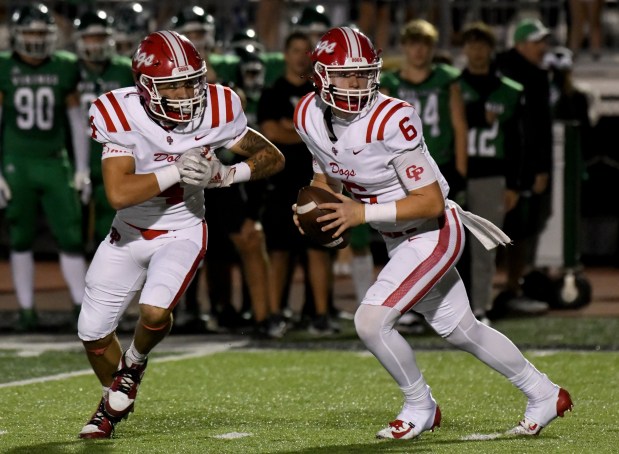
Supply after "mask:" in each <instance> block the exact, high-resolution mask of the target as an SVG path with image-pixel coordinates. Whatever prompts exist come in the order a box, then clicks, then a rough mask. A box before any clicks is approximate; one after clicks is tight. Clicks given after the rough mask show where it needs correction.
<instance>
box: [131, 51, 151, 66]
mask: <svg viewBox="0 0 619 454" xmlns="http://www.w3.org/2000/svg"><path fill="white" fill-rule="evenodd" d="M135 60H136V61H137V62H138V64H137V65H136V66H137V67H138V68H139V67H140V66H142V65H144V66H152V64H153V61H154V60H155V56H154V55H153V54H149V55H146V52H142V53H140V54H138V56H137V57H135Z"/></svg>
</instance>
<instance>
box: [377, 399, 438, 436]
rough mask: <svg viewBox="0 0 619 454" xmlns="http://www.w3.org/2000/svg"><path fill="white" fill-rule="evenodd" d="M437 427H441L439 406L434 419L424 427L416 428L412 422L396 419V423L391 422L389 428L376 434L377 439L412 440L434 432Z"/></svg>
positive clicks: (429, 420)
mask: <svg viewBox="0 0 619 454" xmlns="http://www.w3.org/2000/svg"><path fill="white" fill-rule="evenodd" d="M437 427H441V409H440V407H439V406H438V405H437V406H436V409H435V411H434V417H433V418H428V421H426V424H424V425H423V426H415V424H413V423H412V422H406V421H402V420H401V419H396V420H395V421H391V422H390V423H389V426H387V427H385V428H384V429H382V430H380V431H379V432H378V433H377V434H376V438H386V439H393V440H410V439H411V438H416V437H418V436H419V435H421V434H422V433H423V432H427V431H431V432H434V429H435V428H437Z"/></svg>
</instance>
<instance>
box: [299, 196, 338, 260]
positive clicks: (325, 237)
mask: <svg viewBox="0 0 619 454" xmlns="http://www.w3.org/2000/svg"><path fill="white" fill-rule="evenodd" d="M321 203H342V201H341V200H340V199H338V198H337V197H336V196H335V194H333V193H332V192H329V191H327V190H325V189H321V188H319V187H316V186H305V187H302V188H301V189H300V190H299V195H298V196H297V216H298V218H299V224H301V228H302V229H303V231H304V232H305V235H306V236H307V237H308V238H310V239H311V240H312V241H313V242H314V243H316V244H319V245H321V246H324V247H327V248H336V249H342V248H344V247H346V246H347V245H348V243H349V241H350V234H349V231H348V230H346V231H345V232H344V233H343V234H342V235H340V236H338V237H337V238H333V233H334V232H335V230H336V229H331V230H328V231H326V232H323V231H322V230H320V229H321V227H322V226H323V225H324V224H325V223H324V222H322V223H321V222H317V221H316V219H317V218H319V217H320V216H324V215H325V214H329V213H330V212H331V211H332V210H321V209H319V208H318V205H320V204H321Z"/></svg>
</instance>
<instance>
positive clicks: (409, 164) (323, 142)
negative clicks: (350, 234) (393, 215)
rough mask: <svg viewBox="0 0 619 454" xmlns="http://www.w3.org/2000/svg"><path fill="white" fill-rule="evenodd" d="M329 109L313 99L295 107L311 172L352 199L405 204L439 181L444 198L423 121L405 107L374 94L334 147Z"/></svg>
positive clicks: (399, 227) (400, 225) (393, 227)
mask: <svg viewBox="0 0 619 454" xmlns="http://www.w3.org/2000/svg"><path fill="white" fill-rule="evenodd" d="M329 108H330V107H329V106H327V105H326V104H325V103H324V102H323V101H322V100H321V99H320V97H318V96H316V94H315V93H309V94H308V95H306V96H305V97H303V98H302V99H301V100H300V101H299V103H298V104H297V106H296V109H295V114H294V124H295V128H296V130H297V132H298V133H299V135H300V136H301V138H302V139H303V141H304V142H305V144H306V145H307V147H308V148H309V150H310V151H311V153H312V155H313V156H314V171H315V172H316V173H323V174H325V175H327V176H329V177H332V178H335V179H338V180H341V181H342V183H343V185H344V187H345V188H346V190H347V191H348V192H349V193H350V194H351V195H352V197H353V198H354V199H356V200H357V201H359V202H363V203H384V202H391V201H395V200H400V199H403V198H404V197H406V196H407V195H408V192H409V191H410V190H412V189H415V188H420V187H423V186H427V185H428V184H431V183H433V182H434V181H438V182H439V184H440V186H441V190H442V192H443V195H444V196H445V197H447V193H448V192H449V185H448V184H447V182H446V181H445V178H443V175H442V174H441V172H440V171H439V169H438V166H437V165H436V163H435V162H434V159H432V157H431V156H430V153H428V150H427V148H426V145H425V141H424V140H423V134H422V126H421V120H420V119H419V116H418V115H417V112H416V111H415V109H414V108H413V107H412V106H411V105H410V104H408V103H407V102H405V101H402V100H400V99H396V98H391V97H389V96H386V95H383V94H382V93H379V94H378V99H377V100H376V102H375V103H374V105H373V106H372V107H371V108H370V109H368V110H367V111H365V112H363V113H361V114H359V115H357V116H356V117H354V119H353V120H351V122H350V124H349V125H348V126H347V127H346V129H345V130H344V132H343V133H342V134H340V136H339V137H338V138H337V140H336V141H335V142H333V141H332V140H331V138H330V134H329V130H328V129H327V125H326V120H325V111H326V109H329ZM424 222H425V220H424V219H420V220H412V221H398V222H396V223H389V222H372V223H371V225H372V227H374V228H375V229H377V230H379V231H384V232H396V231H405V230H408V229H410V228H413V227H417V226H419V225H421V224H423V223H424Z"/></svg>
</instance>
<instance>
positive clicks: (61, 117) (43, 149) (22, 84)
mask: <svg viewBox="0 0 619 454" xmlns="http://www.w3.org/2000/svg"><path fill="white" fill-rule="evenodd" d="M78 80H79V69H78V64H77V57H76V56H75V55H74V54H71V53H69V52H64V51H57V52H54V53H53V54H52V55H51V56H50V57H49V58H48V59H46V60H45V61H44V62H43V63H41V64H40V65H39V66H36V67H34V66H30V65H27V64H26V63H24V62H22V61H21V60H19V59H18V58H17V57H15V56H14V55H12V54H10V53H8V52H2V53H0V92H2V94H3V101H2V104H3V113H2V117H3V118H2V120H3V124H4V131H3V134H2V144H3V147H2V148H3V152H4V153H9V154H15V155H20V156H24V155H25V156H36V157H40V158H45V157H56V156H58V152H59V151H60V150H64V149H66V137H67V136H66V134H65V131H66V127H67V126H66V121H65V116H66V108H67V106H66V103H65V100H66V97H67V96H68V95H69V94H71V93H72V92H74V91H75V90H76V87H77V83H78Z"/></svg>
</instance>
